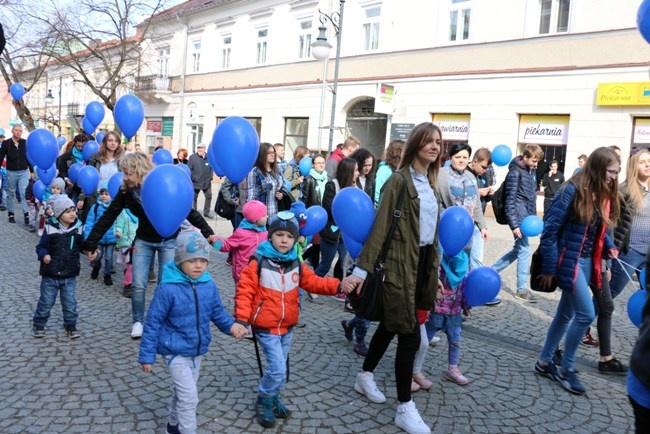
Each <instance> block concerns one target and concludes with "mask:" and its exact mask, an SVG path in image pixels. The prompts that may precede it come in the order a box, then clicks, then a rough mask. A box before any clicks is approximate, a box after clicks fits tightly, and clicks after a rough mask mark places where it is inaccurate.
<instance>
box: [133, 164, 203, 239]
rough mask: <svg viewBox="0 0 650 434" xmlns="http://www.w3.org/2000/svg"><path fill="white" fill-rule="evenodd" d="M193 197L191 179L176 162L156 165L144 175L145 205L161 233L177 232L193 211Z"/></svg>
mask: <svg viewBox="0 0 650 434" xmlns="http://www.w3.org/2000/svg"><path fill="white" fill-rule="evenodd" d="M193 201H194V188H193V187H192V181H191V180H190V178H189V177H188V176H187V175H186V174H185V173H184V172H183V169H181V168H180V167H178V166H177V165H173V164H162V165H160V166H156V167H154V168H153V169H152V170H151V171H150V172H149V174H148V175H147V176H146V177H145V178H144V182H143V183H142V207H143V208H144V212H145V214H146V215H147V218H148V219H149V221H151V224H152V225H153V227H154V228H155V229H156V232H158V234H159V235H160V236H161V237H165V238H167V237H170V236H172V235H174V233H176V231H177V230H178V228H179V227H180V226H181V223H183V220H185V219H186V218H187V216H188V214H189V213H190V210H191V209H192V202H193ZM170 204H173V205H171V206H170Z"/></svg>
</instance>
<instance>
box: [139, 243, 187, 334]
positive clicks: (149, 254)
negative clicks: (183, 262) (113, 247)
mask: <svg viewBox="0 0 650 434" xmlns="http://www.w3.org/2000/svg"><path fill="white" fill-rule="evenodd" d="M175 244H176V240H173V239H172V240H165V241H163V242H161V243H150V242H148V241H143V240H140V239H137V238H136V240H135V245H134V247H133V253H132V254H131V263H132V265H133V287H132V294H131V310H132V311H133V322H134V323H136V322H141V323H143V322H144V293H145V289H146V288H147V282H148V280H149V267H151V265H152V263H153V258H154V255H155V254H156V252H158V283H160V278H161V276H162V269H163V266H164V265H165V264H166V263H167V262H169V261H173V260H174V247H175Z"/></svg>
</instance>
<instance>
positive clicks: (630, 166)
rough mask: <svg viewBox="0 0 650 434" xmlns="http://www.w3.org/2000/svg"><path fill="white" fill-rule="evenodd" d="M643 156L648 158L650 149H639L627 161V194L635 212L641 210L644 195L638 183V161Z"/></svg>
mask: <svg viewBox="0 0 650 434" xmlns="http://www.w3.org/2000/svg"><path fill="white" fill-rule="evenodd" d="M643 155H645V156H650V149H641V150H640V151H638V152H635V153H634V154H632V155H630V159H629V160H627V175H626V178H625V183H626V184H627V191H628V194H629V195H630V199H631V201H632V204H633V205H634V207H635V208H636V209H637V210H640V209H642V208H643V196H644V193H645V192H644V190H643V188H642V187H641V184H639V181H638V177H639V160H640V159H641V156H643Z"/></svg>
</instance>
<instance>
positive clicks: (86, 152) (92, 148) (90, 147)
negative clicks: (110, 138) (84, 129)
mask: <svg viewBox="0 0 650 434" xmlns="http://www.w3.org/2000/svg"><path fill="white" fill-rule="evenodd" d="M97 152H99V143H97V142H96V141H94V140H88V141H87V142H86V143H84V147H83V149H82V150H81V155H83V159H84V161H90V159H91V158H92V156H93V155H95V154H96V153H97Z"/></svg>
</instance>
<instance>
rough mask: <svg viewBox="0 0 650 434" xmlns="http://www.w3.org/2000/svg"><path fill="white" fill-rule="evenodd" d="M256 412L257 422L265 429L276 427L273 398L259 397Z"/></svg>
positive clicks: (256, 402)
mask: <svg viewBox="0 0 650 434" xmlns="http://www.w3.org/2000/svg"><path fill="white" fill-rule="evenodd" d="M255 411H256V413H257V414H256V415H255V417H256V418H257V421H258V422H259V423H260V425H262V426H263V427H264V428H273V427H274V426H275V414H274V413H273V398H262V397H261V396H258V397H257V401H255Z"/></svg>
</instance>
